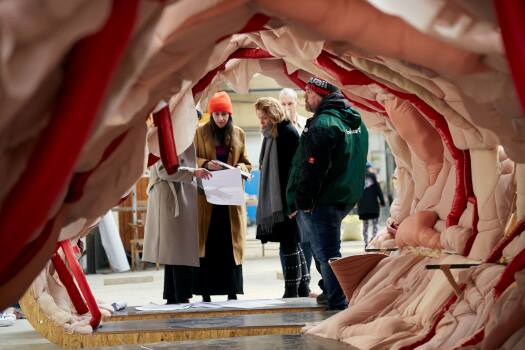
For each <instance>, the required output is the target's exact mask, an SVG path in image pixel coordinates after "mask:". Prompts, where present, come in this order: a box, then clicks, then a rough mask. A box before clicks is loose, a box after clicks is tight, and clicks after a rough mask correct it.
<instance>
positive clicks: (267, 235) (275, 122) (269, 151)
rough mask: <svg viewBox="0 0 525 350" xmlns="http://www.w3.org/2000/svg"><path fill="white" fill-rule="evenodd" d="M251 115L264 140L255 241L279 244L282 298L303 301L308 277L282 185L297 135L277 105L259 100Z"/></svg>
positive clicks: (284, 182) (285, 179)
mask: <svg viewBox="0 0 525 350" xmlns="http://www.w3.org/2000/svg"><path fill="white" fill-rule="evenodd" d="M255 111H256V113H257V117H258V118H259V121H260V124H261V132H262V134H263V136H264V139H263V143H262V147H261V155H260V157H259V167H260V170H261V180H260V184H259V201H258V204H257V217H256V222H257V239H260V240H261V241H262V243H263V244H264V243H266V242H268V241H270V242H279V243H280V248H279V255H280V257H281V265H282V269H283V275H284V296H283V297H284V298H295V297H298V296H301V297H307V296H308V294H309V292H310V291H309V287H308V285H309V283H310V275H309V273H308V270H307V268H306V263H305V259H304V255H303V251H302V250H301V248H300V245H299V233H298V230H297V225H296V223H295V219H290V218H288V214H289V210H288V208H287V205H286V184H287V182H288V175H289V173H290V165H291V163H292V158H293V156H294V154H295V150H296V149H297V145H298V144H299V134H298V133H297V130H296V129H295V128H294V126H293V124H292V123H291V122H290V120H288V119H287V118H286V117H285V114H284V110H283V108H282V107H281V105H280V103H279V101H277V100H276V99H275V98H272V97H262V98H260V99H258V100H257V102H256V103H255Z"/></svg>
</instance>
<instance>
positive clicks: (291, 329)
mask: <svg viewBox="0 0 525 350" xmlns="http://www.w3.org/2000/svg"><path fill="white" fill-rule="evenodd" d="M20 306H21V308H22V310H23V312H24V314H25V315H26V317H27V320H28V321H29V323H30V324H31V325H32V326H33V327H34V328H35V330H36V331H37V332H38V333H39V334H40V335H42V336H43V337H44V338H46V339H47V340H49V341H50V342H52V343H54V344H56V345H58V346H61V347H63V348H85V347H104V346H116V345H127V344H150V343H158V342H163V341H183V340H201V339H215V338H229V337H241V336H257V335H280V334H298V333H300V332H301V328H302V327H303V326H301V325H289V326H254V327H241V328H200V329H199V328H198V329H176V330H163V331H134V332H111V333H103V332H99V333H97V332H94V333H93V334H80V333H68V332H66V330H65V329H64V328H63V327H61V326H59V325H57V324H56V323H55V322H54V321H53V320H51V319H49V318H48V317H47V316H46V315H45V314H44V313H43V312H42V309H41V308H40V306H39V305H38V302H37V301H36V299H35V296H34V294H33V292H32V290H31V289H29V290H28V291H27V292H26V293H25V294H24V296H23V297H22V298H21V299H20ZM102 327H103V326H102Z"/></svg>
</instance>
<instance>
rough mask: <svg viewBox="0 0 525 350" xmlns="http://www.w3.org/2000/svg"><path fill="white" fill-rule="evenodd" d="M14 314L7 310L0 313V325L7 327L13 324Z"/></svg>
mask: <svg viewBox="0 0 525 350" xmlns="http://www.w3.org/2000/svg"><path fill="white" fill-rule="evenodd" d="M15 321H16V316H15V315H14V314H12V313H9V312H3V313H1V314H0V327H8V326H12V325H14V324H15Z"/></svg>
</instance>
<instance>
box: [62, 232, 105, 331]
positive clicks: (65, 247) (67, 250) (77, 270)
mask: <svg viewBox="0 0 525 350" xmlns="http://www.w3.org/2000/svg"><path fill="white" fill-rule="evenodd" d="M59 244H60V247H61V248H62V251H63V252H64V254H65V256H66V260H67V263H68V265H69V268H70V269H71V271H72V272H73V276H75V280H76V281H77V284H78V286H79V288H80V292H81V293H82V295H83V296H84V299H85V300H86V302H87V307H88V309H89V312H91V321H90V322H89V324H90V325H91V327H92V328H93V330H95V329H97V327H98V326H99V324H100V319H101V318H102V314H101V313H100V309H99V308H98V305H97V301H96V300H95V297H94V296H93V293H92V292H91V288H89V284H88V282H87V280H86V276H85V275H84V271H82V267H80V264H79V263H78V260H77V259H76V257H75V254H74V253H73V248H72V247H71V241H69V240H65V241H61V242H60V243H59Z"/></svg>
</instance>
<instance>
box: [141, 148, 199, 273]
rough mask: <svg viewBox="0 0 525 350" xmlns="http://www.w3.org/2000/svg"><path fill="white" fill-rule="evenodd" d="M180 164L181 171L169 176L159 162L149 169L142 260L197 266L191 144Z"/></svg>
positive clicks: (197, 245)
mask: <svg viewBox="0 0 525 350" xmlns="http://www.w3.org/2000/svg"><path fill="white" fill-rule="evenodd" d="M179 161H180V168H179V170H177V172H175V174H172V175H168V174H167V173H166V170H165V169H164V167H163V166H162V162H160V161H159V162H157V164H155V165H154V166H152V167H151V168H150V178H149V183H148V211H147V215H146V225H145V231H144V248H143V253H142V259H143V260H144V261H149V262H153V263H156V262H158V263H160V264H167V265H185V266H199V240H198V237H199V235H198V232H197V185H196V183H195V181H194V180H193V169H194V168H195V166H196V159H195V147H194V146H193V145H191V146H190V147H189V148H188V149H187V150H186V151H184V152H183V153H182V154H181V155H179Z"/></svg>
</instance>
